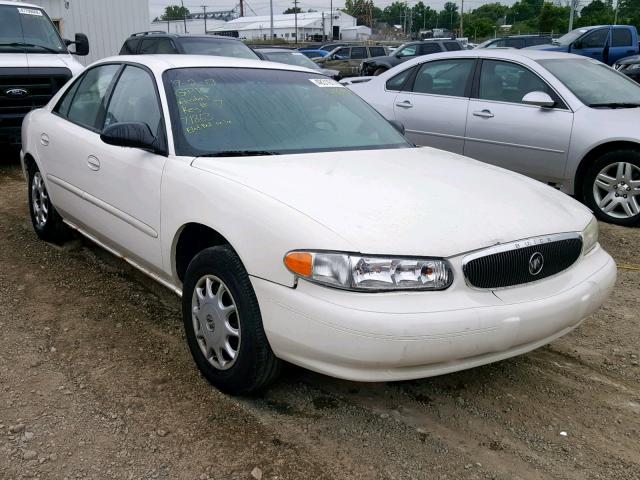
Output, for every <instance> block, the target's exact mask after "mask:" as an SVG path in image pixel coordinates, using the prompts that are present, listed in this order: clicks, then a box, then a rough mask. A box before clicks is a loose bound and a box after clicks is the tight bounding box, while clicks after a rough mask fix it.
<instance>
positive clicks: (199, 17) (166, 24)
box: [149, 10, 238, 34]
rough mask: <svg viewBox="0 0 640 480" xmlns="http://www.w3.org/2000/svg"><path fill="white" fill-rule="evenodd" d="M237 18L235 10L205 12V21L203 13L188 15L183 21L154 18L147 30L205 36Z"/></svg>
mask: <svg viewBox="0 0 640 480" xmlns="http://www.w3.org/2000/svg"><path fill="white" fill-rule="evenodd" d="M235 18H238V13H237V11H236V10H227V11H219V12H207V14H206V19H205V14H204V12H201V13H190V14H189V15H188V16H187V18H186V19H184V20H160V19H158V18H156V19H155V20H153V22H151V28H150V29H149V30H154V31H162V32H167V33H193V34H205V33H207V31H209V32H210V31H211V30H213V29H214V28H218V27H220V26H222V25H226V23H227V22H228V21H229V20H233V19H235Z"/></svg>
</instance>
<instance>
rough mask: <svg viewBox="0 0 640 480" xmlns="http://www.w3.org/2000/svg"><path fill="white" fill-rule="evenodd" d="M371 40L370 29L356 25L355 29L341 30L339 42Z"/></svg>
mask: <svg viewBox="0 0 640 480" xmlns="http://www.w3.org/2000/svg"><path fill="white" fill-rule="evenodd" d="M370 38H371V29H370V28H369V27H366V26H364V25H358V26H355V27H346V28H343V29H342V33H341V34H340V40H347V41H354V40H356V41H364V40H369V39H370Z"/></svg>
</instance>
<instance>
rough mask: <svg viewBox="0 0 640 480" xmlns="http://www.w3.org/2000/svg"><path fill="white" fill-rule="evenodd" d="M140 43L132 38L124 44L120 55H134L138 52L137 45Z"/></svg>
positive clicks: (137, 39)
mask: <svg viewBox="0 0 640 480" xmlns="http://www.w3.org/2000/svg"><path fill="white" fill-rule="evenodd" d="M139 43H140V39H139V38H132V39H130V40H127V41H126V42H124V45H122V48H121V49H120V55H135V53H136V51H137V50H138V44H139Z"/></svg>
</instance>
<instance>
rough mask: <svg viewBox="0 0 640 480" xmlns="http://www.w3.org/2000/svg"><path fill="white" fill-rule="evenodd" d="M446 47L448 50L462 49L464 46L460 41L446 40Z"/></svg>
mask: <svg viewBox="0 0 640 480" xmlns="http://www.w3.org/2000/svg"><path fill="white" fill-rule="evenodd" d="M444 48H445V49H446V50H447V52H455V51H457V50H462V47H461V46H460V44H459V43H458V42H444Z"/></svg>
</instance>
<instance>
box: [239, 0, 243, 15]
mask: <svg viewBox="0 0 640 480" xmlns="http://www.w3.org/2000/svg"><path fill="white" fill-rule="evenodd" d="M240 16H241V17H244V2H243V1H242V0H240Z"/></svg>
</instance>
